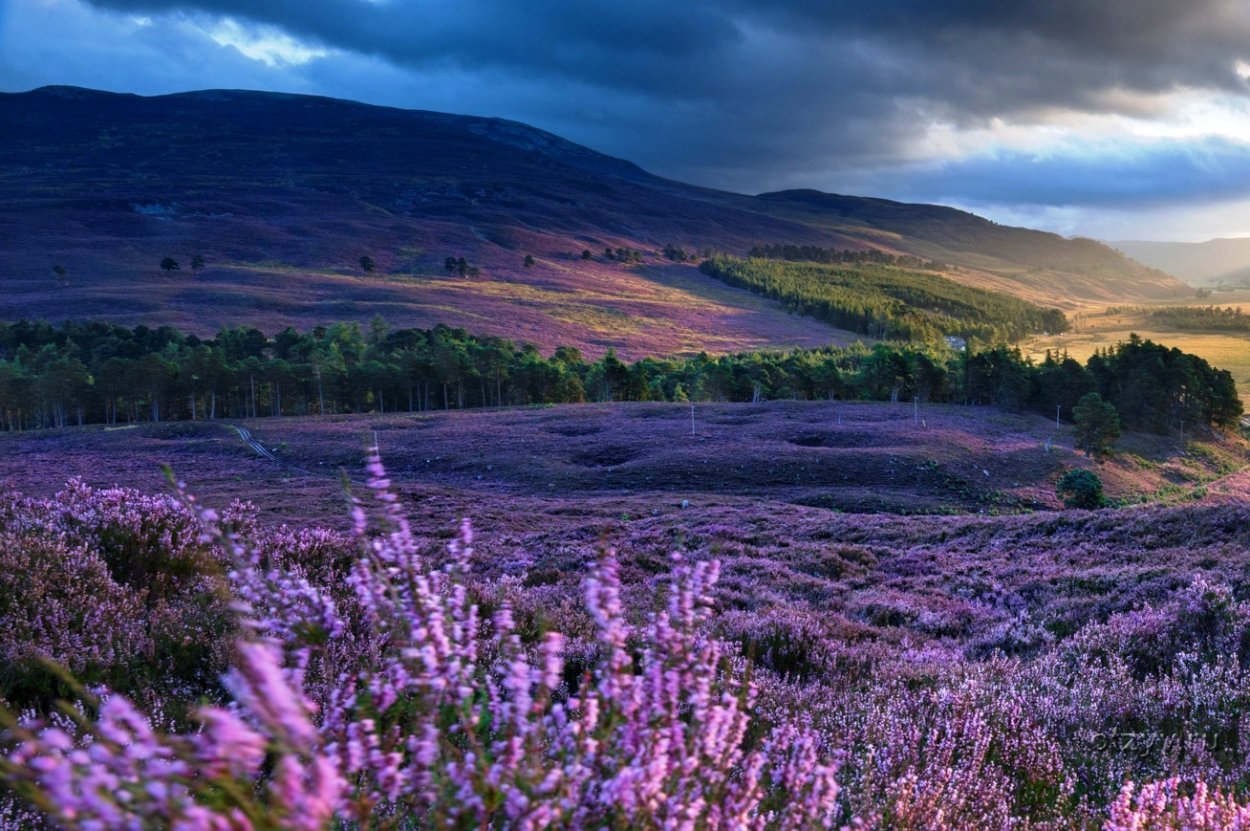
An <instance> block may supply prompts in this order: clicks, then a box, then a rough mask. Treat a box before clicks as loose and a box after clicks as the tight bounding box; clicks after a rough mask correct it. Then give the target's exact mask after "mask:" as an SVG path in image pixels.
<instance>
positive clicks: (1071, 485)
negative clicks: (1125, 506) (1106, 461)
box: [1055, 468, 1107, 509]
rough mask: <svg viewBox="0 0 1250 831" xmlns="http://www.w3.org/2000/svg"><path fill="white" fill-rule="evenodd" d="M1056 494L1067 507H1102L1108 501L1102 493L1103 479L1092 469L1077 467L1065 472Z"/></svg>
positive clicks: (1057, 486)
mask: <svg viewBox="0 0 1250 831" xmlns="http://www.w3.org/2000/svg"><path fill="white" fill-rule="evenodd" d="M1055 495H1056V496H1058V497H1059V498H1060V499H1062V500H1063V504H1064V507H1067V508H1086V509H1093V508H1101V507H1102V506H1103V505H1105V504H1106V503H1107V500H1106V499H1105V498H1104V497H1103V495H1102V480H1101V479H1099V478H1098V474H1097V473H1094V472H1093V471H1092V470H1085V469H1084V468H1076V469H1074V470H1069V471H1068V472H1067V473H1065V474H1063V478H1062V479H1060V480H1059V484H1058V485H1056V486H1055Z"/></svg>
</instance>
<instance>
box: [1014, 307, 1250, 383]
mask: <svg viewBox="0 0 1250 831" xmlns="http://www.w3.org/2000/svg"><path fill="white" fill-rule="evenodd" d="M1216 300H1218V302H1219V305H1230V304H1231V305H1237V302H1236V299H1234V300H1231V301H1230V300H1229V299H1227V298H1223V297H1220V298H1212V301H1216ZM1248 302H1250V301H1248ZM1193 305H1200V304H1193ZM1203 305H1205V304H1203ZM1069 317H1070V318H1074V322H1075V326H1074V327H1073V331H1071V332H1067V333H1065V334H1062V335H1047V336H1037V337H1032V338H1029V339H1027V340H1026V341H1024V343H1023V344H1022V347H1023V351H1024V353H1025V354H1026V355H1031V356H1032V357H1034V358H1035V359H1038V360H1040V359H1041V358H1042V357H1043V356H1044V355H1045V354H1046V351H1047V350H1050V351H1052V352H1055V351H1058V352H1064V351H1066V352H1067V353H1068V354H1069V355H1071V356H1072V357H1073V358H1075V359H1077V360H1078V361H1081V362H1084V361H1085V360H1086V359H1087V358H1088V357H1089V356H1090V355H1092V354H1093V353H1094V352H1095V351H1096V350H1099V349H1105V348H1107V347H1109V346H1114V345H1115V344H1117V343H1120V342H1122V341H1126V340H1128V337H1129V335H1130V334H1132V333H1136V334H1138V335H1140V336H1141V337H1143V338H1149V339H1150V340H1152V341H1155V342H1156V343H1162V344H1164V345H1165V346H1169V347H1176V348H1177V349H1180V350H1181V351H1182V352H1190V353H1192V354H1194V355H1197V356H1199V357H1201V358H1204V359H1205V360H1206V361H1207V362H1208V363H1210V364H1211V365H1212V366H1214V367H1216V368H1217V369H1227V370H1228V371H1229V372H1231V373H1232V374H1233V379H1234V380H1236V382H1237V390H1238V392H1239V394H1240V395H1241V396H1242V397H1243V398H1245V397H1246V396H1247V394H1250V336H1248V335H1239V334H1230V333H1228V332H1193V331H1178V330H1176V329H1169V328H1160V325H1159V323H1158V321H1155V320H1152V319H1150V318H1149V317H1147V316H1146V315H1145V314H1143V313H1142V312H1140V311H1135V310H1119V309H1116V307H1105V306H1104V307H1092V308H1087V309H1083V310H1081V311H1080V312H1079V313H1078V316H1074V315H1069Z"/></svg>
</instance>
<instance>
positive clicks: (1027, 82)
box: [0, 0, 1250, 241]
mask: <svg viewBox="0 0 1250 831" xmlns="http://www.w3.org/2000/svg"><path fill="white" fill-rule="evenodd" d="M45 84H73V85H79V86H88V87H94V88H100V89H108V90H115V91H125V92H137V93H141V94H157V93H166V92H178V91H184V90H191V89H204V88H211V87H230V88H245V89H264V90H283V91H288V92H307V93H315V94H321V95H331V96H336V97H342V98H352V99H356V100H361V101H368V102H373V103H380V104H388V105H393V106H401V107H411V108H416V109H431V110H442V111H447V112H456V113H470V114H475V115H490V116H502V117H505V118H513V119H517V120H519V121H524V122H526V123H529V124H533V125H535V126H538V127H542V128H544V129H547V130H550V131H552V132H555V133H558V134H560V135H562V136H564V137H566V138H569V139H572V140H573V141H577V142H580V143H582V144H586V145H589V146H590V147H593V148H595V149H597V150H600V151H603V152H606V153H610V154H612V155H615V156H621V157H624V158H627V159H630V160H632V161H635V162H637V163H639V164H641V165H642V166H643V167H646V168H647V169H649V170H651V171H653V172H655V173H659V174H662V175H666V176H671V177H673V178H677V179H682V180H686V181H691V182H696V183H698V184H703V185H709V186H712V187H719V188H726V189H730V190H737V191H742V192H748V193H755V192H760V191H766V190H776V189H780V188H787V187H814V188H819V189H821V190H826V191H833V192H839V193H854V194H862V195H874V196H885V197H889V198H894V199H902V200H908V201H926V202H940V203H944V204H951V205H955V206H958V207H963V208H967V209H970V210H974V211H976V212H977V213H980V214H982V215H985V216H989V217H991V218H993V219H996V220H999V221H1002V222H1009V223H1012V224H1023V225H1030V226H1033V227H1042V228H1048V229H1051V230H1055V231H1059V232H1061V233H1064V234H1082V235H1087V236H1095V237H1099V238H1103V239H1181V240H1193V241H1198V240H1203V239H1207V238H1210V237H1216V236H1250V0H1028V2H1018V1H1017V0H954V1H953V2H933V1H931V0H880V2H873V0H581V1H580V2H579V1H578V0H87V1H86V2H84V1H83V0H0V89H3V90H5V91H21V90H27V89H31V88H34V87H38V86H43V85H45Z"/></svg>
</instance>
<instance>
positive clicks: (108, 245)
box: [0, 87, 1184, 354]
mask: <svg viewBox="0 0 1250 831" xmlns="http://www.w3.org/2000/svg"><path fill="white" fill-rule="evenodd" d="M768 243H787V244H798V245H815V246H823V247H828V248H838V249H845V248H849V249H854V250H862V249H865V248H880V249H883V250H887V251H891V252H897V253H908V254H916V255H919V256H924V257H926V258H929V259H935V260H938V261H941V262H943V263H947V264H948V265H949V266H950V267H951V268H950V276H951V277H952V278H954V279H957V280H961V281H965V282H968V283H970V284H975V285H979V286H982V287H987V288H994V289H997V290H1000V291H1008V292H1010V293H1014V294H1018V295H1020V296H1024V297H1026V298H1028V299H1032V300H1035V301H1044V302H1047V303H1050V304H1055V303H1057V302H1065V301H1082V300H1132V299H1144V298H1153V297H1165V296H1171V295H1177V294H1179V293H1180V292H1183V291H1184V286H1183V285H1181V284H1180V283H1178V282H1177V281H1175V280H1173V279H1172V278H1170V277H1168V276H1167V275H1165V274H1162V273H1161V272H1158V271H1154V270H1151V269H1148V268H1145V267H1143V266H1142V265H1140V264H1138V263H1136V262H1133V261H1132V260H1129V259H1127V258H1126V257H1123V256H1121V255H1120V254H1118V253H1116V252H1114V251H1112V250H1111V249H1109V248H1107V247H1106V246H1103V245H1101V244H1099V243H1096V242H1094V241H1092V240H1067V239H1064V238H1062V237H1059V236H1056V235H1054V234H1046V233H1042V232H1038V231H1030V230H1027V229H1017V228H1005V227H1003V226H999V225H996V224H994V223H992V222H989V221H988V220H985V219H982V218H980V217H976V216H973V215H972V214H967V213H964V212H961V211H957V210H955V209H952V208H945V207H941V206H932V205H906V204H902V203H896V202H889V201H888V200H881V199H865V198H859V197H847V196H837V195H833V194H821V193H818V192H815V191H784V192H780V193H770V194H763V195H760V196H747V195H742V194H735V193H728V192H723V191H717V190H712V189H708V188H701V187H695V186H691V185H686V184H683V183H680V182H676V181H672V180H668V179H664V178H661V177H658V176H655V175H652V174H650V173H648V172H646V171H644V170H642V169H641V168H639V167H638V166H637V165H634V164H632V163H631V162H628V161H625V160H621V159H616V158H613V157H611V156H607V155H604V154H602V153H598V152H596V151H594V150H591V149H589V148H586V147H582V146H580V145H577V144H575V143H573V142H569V141H567V140H565V139H563V138H560V137H559V136H556V135H553V134H551V133H547V132H544V131H542V130H539V129H536V128H533V127H530V126H527V125H524V124H520V123H518V122H514V121H506V120H502V119H491V118H480V117H473V116H457V115H448V114H445V113H433V112H426V111H416V110H402V109H395V108H388V107H378V106H373V105H366V104H360V103H355V102H350V101H342V100H337V99H329V98H320V97H313V96H303V95H291V94H279V93H260V92H245V91H232V90H207V91H201V92H191V93H182V94H176V95H166V96H157V97H141V96H136V95H124V94H115V93H105V92H96V91H92V90H84V89H79V88H71V87H45V88H42V89H38V90H34V91H31V92H26V93H10V94H0V280H2V281H3V283H2V284H0V285H3V293H2V295H0V318H14V317H19V316H28V317H29V316H37V317H47V318H50V319H54V320H60V319H65V318H107V319H110V320H113V321H116V322H121V323H131V324H133V323H145V324H148V325H157V324H162V323H169V324H172V325H179V326H183V327H186V328H190V329H193V330H201V331H212V330H213V329H215V328H216V327H218V326H220V325H223V324H227V323H254V324H256V325H261V326H265V327H268V328H274V327H277V326H281V325H288V324H296V325H308V324H311V323H327V322H331V321H333V320H338V319H345V318H349V319H362V318H363V319H367V318H368V317H369V316H371V315H372V314H374V313H375V312H381V313H382V314H384V315H385V316H386V317H387V318H388V319H389V320H391V321H392V322H393V323H396V324H403V325H417V326H428V325H431V324H433V323H438V322H446V323H449V324H453V325H462V326H465V327H466V328H470V329H473V330H475V331H480V332H484V333H495V334H502V335H507V336H510V337H516V338H521V339H526V340H531V341H534V342H536V343H539V344H540V345H543V346H547V345H554V344H555V343H557V342H564V343H571V344H573V345H579V346H582V347H583V348H586V349H588V350H590V351H591V352H595V351H602V350H603V349H605V348H607V347H609V346H612V347H616V348H618V349H623V350H624V351H625V352H626V353H631V354H639V353H640V352H651V351H656V350H663V349H676V350H680V351H691V350H695V349H701V348H706V349H709V350H713V351H715V350H723V349H733V348H744V347H749V346H752V345H786V344H796V345H799V344H804V343H811V342H818V341H820V340H821V339H822V337H824V336H822V335H821V334H820V333H821V332H824V331H828V332H829V335H828V337H829V338H831V339H835V340H836V338H837V337H838V336H839V335H838V334H837V333H836V331H833V330H827V328H826V329H821V328H819V327H818V328H816V329H805V328H804V326H807V325H809V324H798V323H795V322H794V318H790V317H789V316H787V315H786V314H785V313H784V311H783V310H781V309H780V308H779V307H776V306H769V305H767V304H765V305H760V303H761V301H759V300H758V299H754V298H746V297H739V296H738V295H735V294H733V293H732V291H731V290H729V289H727V288H726V287H724V286H712V285H710V284H709V280H710V278H701V277H700V276H699V275H697V273H695V272H694V270H693V269H691V268H689V266H687V265H676V264H674V263H671V262H669V261H667V260H666V259H665V258H663V257H662V256H661V255H660V253H659V252H660V250H661V249H662V248H663V247H664V246H665V245H670V244H671V245H674V246H678V247H681V248H685V249H688V250H690V251H703V250H715V251H723V252H727V253H736V254H742V253H745V252H746V251H747V250H749V249H750V248H751V247H752V246H754V245H758V244H768ZM618 248H624V249H628V250H630V251H635V250H636V251H641V252H643V257H642V260H643V262H642V264H641V265H634V266H628V267H626V266H622V265H621V264H620V263H619V261H617V260H615V259H614V258H613V259H609V258H608V257H605V256H604V255H603V251H604V249H611V250H615V249H618ZM583 251H590V252H591V253H592V258H591V259H590V260H585V259H582V252H583ZM196 255H199V256H202V257H203V258H204V261H205V263H206V266H205V267H204V268H203V269H202V270H197V271H196V272H195V273H191V271H190V268H189V263H190V260H191V258H192V257H193V256H196ZM526 255H530V256H532V257H533V258H534V263H533V264H532V266H529V267H527V266H525V265H524V264H523V259H524V257H525V256H526ZM165 257H171V258H173V259H175V260H177V261H178V262H179V265H180V268H179V269H178V270H177V271H176V272H175V271H172V270H169V271H164V272H162V271H161V270H160V269H159V268H158V263H160V262H161V260H162V259H163V258H165ZM447 257H455V258H459V257H464V258H465V259H466V261H467V262H468V263H471V264H472V265H473V266H474V267H478V268H479V269H480V272H479V274H480V276H478V277H476V278H472V279H467V280H466V279H465V278H463V277H461V276H460V275H457V274H449V273H448V272H446V271H445V270H444V269H443V264H444V262H445V260H446V258H447ZM364 258H367V259H368V261H369V262H370V263H371V264H373V265H374V266H375V267H374V268H373V269H372V270H365V269H364V268H363V266H362V265H361V264H362V263H363V262H364ZM54 266H59V267H60V269H61V271H54V270H53V267H54ZM741 294H745V293H744V292H743V293H741ZM787 320H788V321H790V322H789V323H787Z"/></svg>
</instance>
